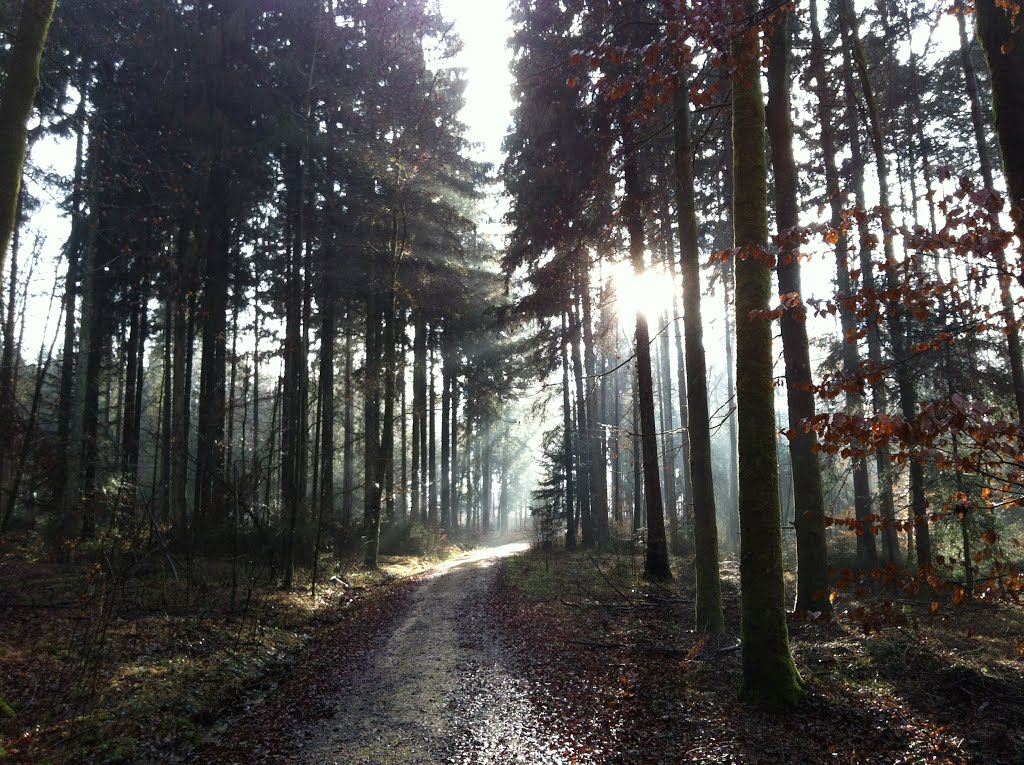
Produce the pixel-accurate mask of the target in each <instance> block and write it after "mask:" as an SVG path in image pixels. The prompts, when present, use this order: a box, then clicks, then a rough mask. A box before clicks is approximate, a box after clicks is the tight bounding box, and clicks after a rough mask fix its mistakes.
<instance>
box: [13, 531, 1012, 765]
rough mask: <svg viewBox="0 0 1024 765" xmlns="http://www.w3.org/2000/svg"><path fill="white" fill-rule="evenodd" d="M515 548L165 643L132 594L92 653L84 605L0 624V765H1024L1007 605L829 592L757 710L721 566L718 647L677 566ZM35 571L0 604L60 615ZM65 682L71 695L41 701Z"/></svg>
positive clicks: (403, 566)
mask: <svg viewBox="0 0 1024 765" xmlns="http://www.w3.org/2000/svg"><path fill="white" fill-rule="evenodd" d="M524 547H525V545H519V546H504V547H499V548H489V549H483V550H479V551H476V552H474V553H470V554H466V555H461V556H458V557H455V558H452V559H451V560H449V561H447V562H445V563H441V564H436V563H435V564H433V565H432V566H430V567H429V568H425V567H424V566H425V564H424V563H423V562H422V561H421V562H419V563H418V564H416V565H413V562H412V561H394V560H393V561H392V562H391V565H392V569H393V570H392V572H391V573H382V574H377V575H374V576H376V577H377V578H376V579H375V580H373V581H370V580H358V581H360V583H359V584H353V583H354V582H355V581H357V580H356V579H355V576H356V575H355V574H354V572H352V573H350V574H348V575H347V576H346V578H345V579H344V582H348V584H347V585H346V584H345V583H344V582H340V580H341V577H336V578H335V579H336V581H335V582H332V583H329V586H330V587H333V588H334V589H327V590H322V594H321V595H320V596H318V599H317V600H316V601H313V600H312V599H310V598H309V596H308V595H306V594H302V595H300V594H298V593H274V592H271V591H269V590H258V591H257V592H258V595H251V596H250V597H251V598H253V599H254V600H259V604H258V605H252V606H250V608H249V610H250V615H249V617H248V618H247V619H244V620H239V618H238V617H237V616H235V617H234V619H233V620H226V619H224V617H223V613H224V612H222V611H219V610H218V607H217V604H216V603H215V602H213V600H211V593H212V591H211V592H208V593H206V594H205V595H199V594H193V595H192V601H191V603H192V609H191V610H192V611H193V612H195V611H199V612H200V613H193V614H192V615H190V616H189V617H188V618H189V619H190V620H191V621H187V622H181V623H177V627H176V628H175V629H174V630H171V629H170V628H169V627H167V626H166V624H167V622H168V620H170V621H174V620H175V619H178V618H179V617H177V616H176V615H175V614H176V612H175V611H174V609H170V610H168V608H167V607H165V608H164V609H163V610H162V611H161V612H159V613H154V614H150V615H146V612H145V610H144V609H142V610H138V609H137V612H136V613H135V619H134V620H128V619H127V618H126V617H125V616H124V614H125V613H126V610H125V608H124V603H125V602H126V601H127V600H128V599H130V597H129V593H131V592H133V590H132V588H130V587H127V585H126V586H125V588H124V589H125V592H124V593H121V594H119V595H116V598H121V600H120V601H118V600H116V598H115V594H116V593H117V589H116V588H109V587H108V589H109V592H108V594H107V595H106V597H107V603H108V605H109V606H111V608H110V609H108V610H109V611H112V612H115V613H116V614H118V615H116V616H114V617H112V618H111V623H110V624H108V625H107V627H106V629H105V632H106V635H107V637H106V638H105V639H104V640H99V638H98V637H97V634H96V633H97V628H95V627H91V628H89V629H86V628H85V626H84V624H85V623H87V622H88V623H92V621H93V616H94V615H95V604H94V600H95V598H96V595H95V594H93V595H92V596H90V597H91V599H90V600H87V601H86V607H87V608H86V609H84V610H83V609H81V608H80V606H78V605H77V604H76V605H69V606H68V607H67V608H65V609H63V610H62V611H60V613H62V614H63V615H62V616H60V617H56V616H52V617H49V618H50V621H49V622H47V623H46V624H45V625H38V624H37V625H36V627H35V629H36V632H32V630H31V629H30V628H29V627H27V626H25V625H26V624H27V623H29V622H32V623H37V622H39V621H40V620H39V619H38V617H37V616H35V614H36V611H37V609H32V608H27V609H25V608H22V609H19V608H17V607H13V606H15V604H14V603H9V604H6V606H4V605H0V623H2V624H4V628H3V630H2V631H0V684H2V686H0V687H2V690H0V695H6V697H7V698H8V699H9V700H12V701H14V702H16V703H15V706H16V707H18V716H17V717H16V718H14V719H13V720H7V721H3V722H0V732H3V733H4V734H5V738H4V739H2V741H0V744H2V745H3V746H4V747H6V748H7V750H8V759H7V760H4V759H3V757H0V761H11V762H19V763H20V762H40V763H43V762H75V763H78V762H81V763H86V762H136V763H151V762H152V763H157V762H161V763H162V762H180V761H182V760H187V761H189V762H194V763H254V764H257V765H258V764H259V763H325V764H326V763H346V765H347V764H349V763H351V764H352V765H371V764H376V765H406V764H411V763H416V764H418V765H433V764H434V763H437V764H438V765H440V764H441V763H457V764H468V763H494V764H495V765H497V764H498V763H501V764H504V763H511V762H521V763H545V764H546V763H553V764H557V763H569V762H583V763H637V764H640V763H685V762H706V763H743V764H746V763H751V764H757V763H765V764H768V763H803V762H814V763H818V762H836V763H879V765H881V764H882V763H885V764H886V765H889V764H895V763H903V764H906V765H909V764H910V763H985V764H986V765H987V764H988V763H994V764H996V765H1000V764H1002V763H1006V764H1007V765H1011V764H1017V763H1020V762H1024V729H1022V727H1021V725H1020V720H1021V719H1024V662H1022V658H1024V657H1022V651H1024V632H1022V630H1024V612H1022V610H1021V608H1020V607H1019V606H1014V605H1010V604H1002V603H1001V604H998V605H989V604H982V603H970V602H967V603H961V604H959V605H956V606H954V604H953V603H952V600H951V599H950V598H948V597H947V598H945V599H944V600H943V601H942V602H938V603H937V602H936V601H933V600H931V599H930V598H928V597H909V596H907V595H906V594H905V593H903V594H900V593H879V592H877V591H875V592H871V593H868V592H867V591H861V590H858V589H856V588H851V591H849V592H847V591H846V590H843V591H841V592H840V593H839V594H838V600H837V602H836V605H837V608H838V611H839V614H838V617H837V619H836V620H835V621H833V622H831V623H822V622H819V621H813V620H812V621H806V620H795V619H791V622H790V632H791V635H792V639H793V649H794V654H795V657H796V661H797V665H798V667H799V668H800V671H801V673H802V675H803V677H804V679H805V681H806V686H807V696H806V699H805V700H804V701H803V702H802V703H801V704H800V706H799V707H798V708H796V709H795V710H791V711H790V712H788V713H785V714H771V713H768V712H763V711H759V710H757V709H754V708H752V707H749V706H747V705H745V704H742V703H740V702H739V701H738V700H737V693H738V689H739V681H740V664H739V658H740V654H739V651H738V650H735V649H736V635H737V634H738V626H739V625H738V597H737V595H738V581H737V576H736V571H735V568H734V565H735V564H734V562H732V561H729V560H726V561H724V564H723V576H724V585H725V601H726V612H727V620H728V631H729V635H728V636H727V638H726V639H725V640H724V641H721V642H718V643H716V644H715V645H714V646H710V645H708V644H705V643H703V642H702V641H701V640H700V638H699V636H698V635H696V634H695V633H694V632H693V631H692V629H691V627H692V611H693V592H692V584H691V582H690V577H689V576H687V575H686V574H685V573H683V572H685V571H688V570H689V569H688V567H687V562H686V561H685V560H682V559H676V560H675V563H674V565H675V570H676V571H677V572H678V574H679V575H678V576H677V578H676V580H675V581H673V582H671V583H669V584H668V585H657V584H650V583H646V582H644V581H643V580H642V578H641V576H640V574H641V571H642V559H641V558H640V557H639V556H636V555H631V554H624V553H619V554H613V553H601V554H593V555H591V554H589V553H586V552H577V553H566V552H564V551H558V552H548V553H543V552H538V551H534V552H529V553H526V554H521V555H513V554H512V553H516V552H520V551H521V550H522V549H523V548H524ZM52 566H53V564H51V567H50V568H48V569H47V570H48V571H50V572H51V573H50V579H49V580H47V581H48V586H50V587H51V588H52V587H54V586H56V585H55V584H54V582H53V579H52V571H53V568H52ZM33 570H34V569H32V568H19V566H18V565H15V563H14V562H13V561H12V560H9V559H8V558H4V557H0V593H3V597H4V598H14V599H15V600H18V599H21V600H24V599H25V598H27V597H29V595H28V593H33V595H32V596H31V597H33V598H35V601H34V602H36V603H38V604H40V605H43V604H46V603H49V604H50V606H53V604H54V602H56V601H55V600H54V595H55V592H54V591H48V590H46V589H45V588H42V586H41V582H40V581H36V580H33V579H32V578H31V574H32V572H33ZM37 575H38V572H37ZM359 576H367V575H365V574H360V575H359ZM26 577H29V578H27V579H26ZM18 582H20V584H17V587H18V589H17V590H14V589H8V588H13V587H14V586H15V584H16V583H18ZM339 582H340V583H339ZM150 585H152V582H150ZM222 596H223V593H221V594H220V597H222ZM133 597H141V595H139V594H138V593H136V594H135V595H134V596H133ZM320 598H323V599H322V600H321V599H320ZM886 598H888V599H886ZM947 601H948V602H947ZM118 603H120V604H121V606H120V607H119V608H113V607H114V606H116V605H117V604H118ZM168 605H169V604H168ZM200 606H201V608H200ZM54 608H60V607H59V606H54ZM50 610H52V609H50ZM26 611H27V612H28V614H29V615H26V614H24V613H22V612H26ZM237 612H238V606H237V604H236V608H235V611H234V612H232V613H236V614H237ZM47 613H49V611H47ZM83 614H84V616H83ZM204 614H205V615H204ZM217 614H220V616H219V617H218V616H216V615H217ZM86 617H89V618H86ZM181 618H184V617H181ZM57 619H60V620H62V621H57ZM140 620H142V621H140ZM179 621H180V620H179ZM8 624H11V625H13V627H14V631H13V632H9V630H8V628H7V625H8ZM183 624H191V625H193V627H192V628H191V632H190V631H189V630H188V629H184V628H183ZM257 624H258V625H259V626H253V625H257ZM161 625H164V626H161ZM171 634H173V635H175V636H176V637H175V638H174V640H173V641H172V640H170V638H169V637H168V635H171ZM132 641H135V642H134V643H133V642H132ZM93 645H96V646H99V647H104V650H103V653H104V658H103V660H100V659H99V658H88V657H93V656H94V654H96V653H97V652H98V649H97V648H90V646H93ZM76 646H77V647H78V654H81V656H79V655H78V654H76V653H75V647H76ZM111 654H113V659H117V660H112V657H111ZM40 655H41V656H42V658H40ZM82 657H86V658H82ZM71 675H74V676H75V678H77V679H76V682H77V685H74V686H72V688H73V689H77V693H78V695H77V696H76V695H73V694H69V693H67V692H65V693H64V695H63V696H61V697H60V699H61V701H60V703H59V704H58V705H54V703H53V702H52V700H53V699H54V698H55V697H54V696H53V695H52V694H49V693H48V692H47V689H48V688H49V687H50V686H53V685H54V684H56V683H57V682H58V680H61V681H62V682H63V684H64V687H65V688H66V687H67V686H68V683H69V681H70V679H71ZM43 699H50V700H51V701H50V702H46V703H43V701H42V700H43Z"/></svg>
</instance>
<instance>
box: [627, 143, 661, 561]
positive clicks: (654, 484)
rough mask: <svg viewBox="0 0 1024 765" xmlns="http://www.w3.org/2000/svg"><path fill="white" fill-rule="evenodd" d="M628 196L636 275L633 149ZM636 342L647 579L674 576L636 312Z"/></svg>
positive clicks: (645, 344) (649, 379)
mask: <svg viewBox="0 0 1024 765" xmlns="http://www.w3.org/2000/svg"><path fill="white" fill-rule="evenodd" d="M631 132H632V131H631V130H630V128H629V127H628V126H627V128H626V133H627V135H625V136H624V137H623V138H624V140H623V143H624V144H625V145H626V146H630V145H632V136H631V135H629V133H631ZM623 182H624V187H625V197H624V199H623V202H622V213H623V218H624V219H625V223H626V231H627V233H628V236H629V255H630V261H631V262H632V264H633V271H634V273H635V274H636V275H637V276H642V275H643V273H644V221H643V217H642V213H641V209H640V173H639V168H638V167H637V158H636V155H635V154H634V153H633V152H631V151H630V152H629V153H627V154H626V157H625V161H624V163H623ZM634 338H635V342H636V374H637V392H638V394H639V404H640V441H641V445H642V448H643V474H644V499H645V503H644V504H645V510H646V513H645V514H646V519H647V551H646V555H645V556H644V576H646V577H647V578H648V579H654V580H667V579H671V578H672V570H671V568H670V567H669V560H668V541H667V540H666V538H665V510H664V507H663V505H662V498H661V479H660V476H659V467H658V434H657V425H656V419H655V414H654V380H653V375H652V370H651V336H650V331H649V329H648V326H647V317H646V316H644V314H642V313H637V315H636V327H635V330H634Z"/></svg>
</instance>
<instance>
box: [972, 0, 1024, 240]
mask: <svg viewBox="0 0 1024 765" xmlns="http://www.w3.org/2000/svg"><path fill="white" fill-rule="evenodd" d="M974 6H975V16H976V19H977V24H978V39H979V40H980V41H981V47H982V49H983V50H984V51H985V58H986V60H987V61H988V69H989V72H990V74H991V77H992V114H993V117H994V119H995V127H996V136H997V137H998V139H999V148H1000V151H1001V153H1002V155H1003V175H1004V176H1005V178H1006V190H1007V191H1008V192H1009V195H1010V203H1011V204H1012V205H1013V206H1015V207H1016V208H1017V210H1018V212H1017V217H1016V227H1017V234H1018V236H1019V237H1020V238H1021V241H1022V242H1024V142H1022V141H1021V136H1024V23H1022V20H1021V16H1020V15H1019V14H1018V15H1017V16H1016V19H1015V20H1014V22H1013V23H1011V19H1010V13H1011V11H1010V8H1009V7H1007V5H1006V4H1005V3H1002V2H1000V0H977V2H976V3H975V4H974Z"/></svg>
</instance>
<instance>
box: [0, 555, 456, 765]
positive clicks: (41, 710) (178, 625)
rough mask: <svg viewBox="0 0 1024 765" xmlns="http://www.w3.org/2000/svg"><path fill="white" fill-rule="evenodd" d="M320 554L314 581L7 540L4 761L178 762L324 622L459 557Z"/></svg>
mask: <svg viewBox="0 0 1024 765" xmlns="http://www.w3.org/2000/svg"><path fill="white" fill-rule="evenodd" d="M462 552H463V550H461V549H459V548H457V547H454V546H450V547H447V548H444V549H441V548H436V549H435V552H434V554H433V555H431V556H429V557H427V556H422V557H421V556H397V555H393V556H381V559H380V566H379V568H378V569H375V570H365V569H362V568H360V567H358V566H356V565H354V562H353V561H352V560H349V561H341V562H339V561H335V560H333V559H330V558H328V556H323V557H322V558H321V560H320V566H319V571H318V580H319V582H318V586H317V589H316V594H315V596H314V595H313V594H312V587H311V584H312V571H311V569H309V568H300V569H298V570H297V571H296V576H295V579H294V582H293V587H292V589H291V590H289V591H284V590H282V589H281V588H280V574H279V572H274V571H271V570H269V569H267V568H266V567H264V566H261V565H258V564H256V563H253V562H245V563H242V562H239V563H238V564H237V565H235V566H232V565H231V563H230V562H226V561H223V560H207V559H202V558H193V559H190V560H189V559H181V558H179V557H176V556H171V555H170V554H168V553H166V551H162V550H153V551H150V552H149V553H148V554H145V555H139V554H136V553H133V552H132V551H130V550H125V549H119V548H118V547H117V546H116V545H109V544H108V546H107V547H106V549H101V546H100V545H99V544H94V545H93V547H92V549H88V548H85V549H79V550H77V551H76V560H75V562H74V563H67V562H60V561H57V560H51V559H49V558H48V557H47V555H46V551H45V547H44V546H43V545H42V544H41V543H40V541H39V540H38V539H37V538H35V537H33V536H28V535H26V536H24V537H21V538H18V539H17V540H13V541H11V540H8V541H5V542H4V543H3V545H2V547H0V623H2V624H3V625H4V627H3V629H2V630H0V698H3V699H4V700H5V701H6V702H7V703H9V704H10V706H11V707H12V708H13V711H14V716H13V717H0V761H2V762H11V763H14V762H18V763H21V762H31V763H70V762H75V763H120V762H139V761H150V762H174V761H176V760H177V759H180V758H181V757H182V756H183V755H184V753H186V752H188V751H189V750H191V749H193V748H194V747H195V746H197V745H198V744H200V743H201V742H202V740H203V739H204V735H205V733H206V732H207V731H208V730H209V729H210V728H211V726H212V725H214V724H215V723H216V722H218V721H219V720H221V719H222V718H224V717H226V716H229V715H231V714H234V713H236V712H240V711H243V710H244V709H245V708H248V707H250V706H252V705H254V704H259V703H261V700H262V698H263V696H265V695H266V694H267V693H270V692H271V691H272V689H273V687H274V685H275V683H276V681H277V680H278V679H279V678H280V677H281V675H282V674H283V673H284V672H285V671H286V670H287V668H288V667H290V666H291V665H292V663H293V662H294V659H295V658H296V656H297V655H298V654H299V652H300V651H301V650H302V649H303V647H304V646H305V645H306V644H307V643H308V642H309V640H310V639H311V637H312V636H314V635H315V634H316V633H317V631H318V629H321V628H323V627H324V626H326V625H329V624H330V623H332V622H333V621H335V620H337V619H338V618H340V617H341V615H342V614H344V612H345V611H346V609H350V608H353V607H357V606H359V605H360V604H361V603H363V602H365V601H367V600H370V599H373V598H375V597H378V596H379V595H381V594H383V593H385V592H387V590H388V587H389V585H390V584H392V583H394V582H399V581H403V580H405V579H407V578H408V577H411V576H415V575H416V574H418V573H421V572H423V571H424V570H426V569H427V568H429V567H430V566H432V565H434V564H435V563H436V562H438V561H439V560H443V559H445V558H448V557H452V556H454V555H458V554H461V553H462Z"/></svg>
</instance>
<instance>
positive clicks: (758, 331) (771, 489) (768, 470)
mask: <svg viewBox="0 0 1024 765" xmlns="http://www.w3.org/2000/svg"><path fill="white" fill-rule="evenodd" d="M739 13H740V14H742V15H743V16H745V17H746V19H744V18H742V16H741V17H740V18H738V19H737V20H738V22H739V24H740V25H741V26H740V28H739V30H737V34H736V35H735V36H734V38H733V42H732V57H733V65H734V66H735V72H736V73H735V75H734V80H733V88H732V99H733V126H732V141H733V194H734V203H733V209H734V229H735V235H734V236H735V241H736V246H737V247H738V248H739V251H740V254H739V256H738V258H739V260H738V261H737V263H736V360H737V361H736V404H737V410H738V418H739V471H740V496H739V506H740V529H741V541H740V585H741V589H742V596H741V609H742V644H743V659H742V664H743V684H742V690H741V693H742V695H743V696H744V697H745V698H746V699H748V700H750V701H753V702H755V703H758V704H761V705H764V706H768V707H783V706H790V705H792V704H795V703H796V702H797V701H798V700H799V699H800V697H801V696H802V695H803V690H802V687H801V680H800V676H799V674H798V673H797V671H796V666H795V665H794V664H793V657H792V654H791V653H790V649H789V632H788V630H787V628H786V602H785V599H786V587H785V583H784V581H783V570H782V523H781V511H780V507H779V491H778V485H779V474H778V459H777V454H776V444H775V397H774V389H773V376H772V362H773V358H772V328H771V324H770V323H769V322H768V321H766V320H765V319H764V318H761V317H759V316H757V315H756V314H757V313H758V312H762V311H767V310H768V301H769V300H770V297H771V272H770V270H769V266H768V263H767V262H766V261H767V252H766V250H767V246H768V170H767V166H766V162H765V112H764V99H763V96H762V94H761V78H760V66H759V62H760V44H759V38H758V29H757V27H756V26H755V25H754V24H753V23H752V22H750V21H749V20H747V19H754V18H755V17H756V13H757V4H756V3H755V2H752V0H746V2H744V4H743V6H742V10H740V11H739Z"/></svg>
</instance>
